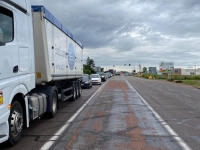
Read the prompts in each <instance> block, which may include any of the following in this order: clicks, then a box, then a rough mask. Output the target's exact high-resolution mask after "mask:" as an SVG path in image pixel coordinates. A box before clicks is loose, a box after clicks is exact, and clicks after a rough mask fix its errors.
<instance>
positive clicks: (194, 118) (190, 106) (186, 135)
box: [125, 76, 200, 150]
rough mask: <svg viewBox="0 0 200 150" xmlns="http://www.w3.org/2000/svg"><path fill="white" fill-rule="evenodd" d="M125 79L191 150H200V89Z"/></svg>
mask: <svg viewBox="0 0 200 150" xmlns="http://www.w3.org/2000/svg"><path fill="white" fill-rule="evenodd" d="M125 78H126V79H127V80H128V82H129V83H130V84H131V85H132V86H133V87H134V88H135V90H136V91H137V92H138V93H139V94H140V95H141V96H142V97H143V98H144V99H145V100H146V102H147V103H148V104H149V105H150V106H151V107H152V108H153V109H154V110H155V111H156V112H157V113H158V114H159V115H160V116H161V117H162V119H163V120H164V121H165V122H166V123H167V124H168V125H169V126H170V127H171V128H172V129H173V130H174V131H175V132H176V133H177V134H178V135H179V136H180V137H181V138H182V139H183V140H184V141H185V143H187V145H188V146H189V147H190V148H191V149H193V150H199V149H200V89H197V88H193V87H191V86H187V85H183V84H178V83H171V82H168V81H158V80H148V79H141V78H136V77H129V76H126V77H125Z"/></svg>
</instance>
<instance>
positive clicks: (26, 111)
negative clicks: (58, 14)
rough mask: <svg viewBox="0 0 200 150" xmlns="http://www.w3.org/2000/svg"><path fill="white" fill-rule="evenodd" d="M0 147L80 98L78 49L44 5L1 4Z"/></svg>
mask: <svg viewBox="0 0 200 150" xmlns="http://www.w3.org/2000/svg"><path fill="white" fill-rule="evenodd" d="M0 56H1V59H0V143H2V142H4V141H8V142H9V143H10V144H12V145H15V144H16V143H18V142H19V140H20V138H21V135H22V130H23V126H25V127H29V122H30V120H34V119H36V118H38V117H40V116H41V115H42V114H44V113H49V115H50V116H51V117H54V116H55V115H56V111H57V108H58V100H61V101H65V100H67V99H71V100H75V99H77V98H78V97H80V96H81V84H80V79H81V77H82V75H83V63H82V59H83V45H82V44H81V43H80V42H79V41H78V39H76V38H75V37H74V36H73V35H72V34H71V33H70V32H69V31H68V30H67V29H66V28H65V27H64V26H63V25H62V24H61V23H60V22H59V21H58V20H57V19H56V18H55V17H54V16H53V15H52V14H51V13H50V12H49V11H48V10H47V9H46V8H45V7H44V6H31V5H30V1H29V0H0Z"/></svg>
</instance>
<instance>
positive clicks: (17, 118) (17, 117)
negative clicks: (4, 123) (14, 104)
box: [10, 110, 23, 136]
mask: <svg viewBox="0 0 200 150" xmlns="http://www.w3.org/2000/svg"><path fill="white" fill-rule="evenodd" d="M10 125H11V133H12V135H13V136H17V135H18V133H19V132H21V131H22V128H23V117H22V115H21V114H20V113H19V112H18V110H14V111H13V112H12V115H11V124H10Z"/></svg>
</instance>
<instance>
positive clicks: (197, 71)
mask: <svg viewBox="0 0 200 150" xmlns="http://www.w3.org/2000/svg"><path fill="white" fill-rule="evenodd" d="M181 75H200V69H181Z"/></svg>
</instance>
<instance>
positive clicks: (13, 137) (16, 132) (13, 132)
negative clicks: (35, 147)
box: [8, 101, 24, 145]
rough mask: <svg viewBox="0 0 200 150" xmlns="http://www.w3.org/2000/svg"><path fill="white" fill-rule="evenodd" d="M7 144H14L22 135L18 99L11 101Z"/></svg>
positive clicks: (21, 112) (21, 119)
mask: <svg viewBox="0 0 200 150" xmlns="http://www.w3.org/2000/svg"><path fill="white" fill-rule="evenodd" d="M8 122H9V140H8V142H9V144H11V145H16V144H17V143H18V142H19V140H20V139H21V136H22V130H23V124H24V119H23V111H22V107H21V104H20V103H19V102H18V101H14V102H13V103H12V108H11V111H10V116H9V120H8Z"/></svg>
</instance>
